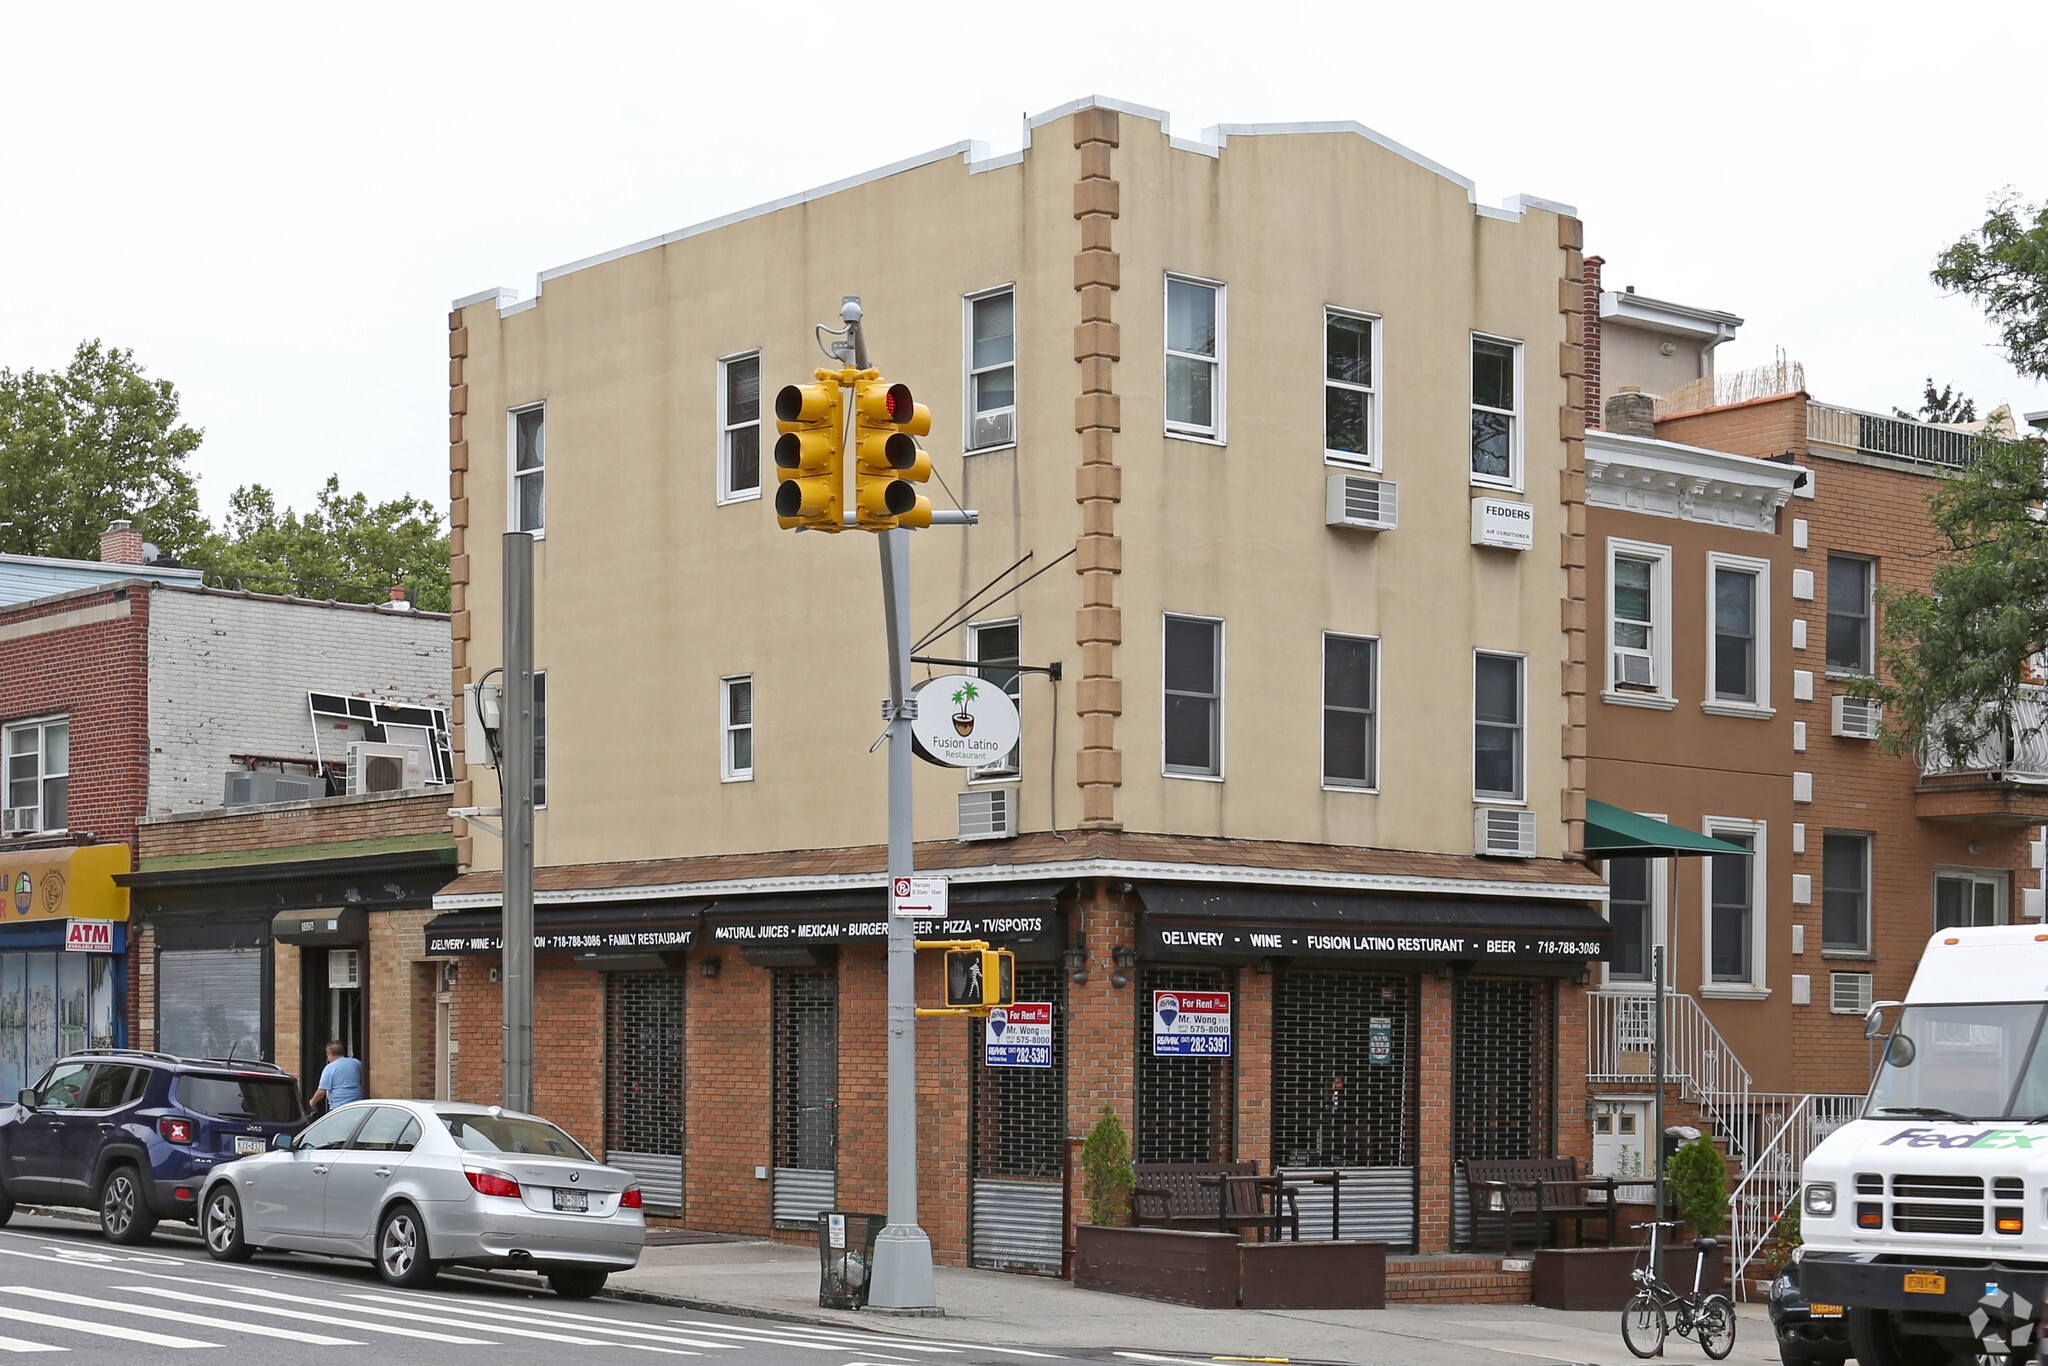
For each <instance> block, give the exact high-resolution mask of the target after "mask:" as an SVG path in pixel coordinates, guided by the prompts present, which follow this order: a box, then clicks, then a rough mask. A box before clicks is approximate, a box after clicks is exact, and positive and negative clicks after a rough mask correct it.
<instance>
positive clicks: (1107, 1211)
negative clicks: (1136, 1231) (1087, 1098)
mask: <svg viewBox="0 0 2048 1366" xmlns="http://www.w3.org/2000/svg"><path fill="white" fill-rule="evenodd" d="M1135 1181H1136V1176H1135V1174H1134V1173H1133V1172H1132V1171H1131V1144H1130V1140H1129V1138H1127V1137H1126V1136H1125V1134H1124V1126H1123V1121H1121V1120H1119V1119H1118V1118H1117V1117H1116V1111H1114V1110H1112V1109H1110V1108H1109V1107H1108V1106H1107V1105H1105V1106H1103V1107H1102V1118H1101V1119H1098V1120H1096V1121H1095V1127H1094V1128H1093V1129H1090V1130H1089V1131H1088V1138H1087V1141H1086V1142H1084V1143H1082V1144H1081V1182H1082V1190H1083V1193H1084V1194H1085V1195H1086V1196H1087V1197H1088V1222H1089V1223H1091V1224H1108V1225H1112V1226H1114V1225H1117V1224H1121V1223H1123V1222H1124V1220H1125V1219H1127V1218H1128V1217H1129V1216H1130V1212H1131V1187H1132V1185H1133V1184H1134V1183H1135Z"/></svg>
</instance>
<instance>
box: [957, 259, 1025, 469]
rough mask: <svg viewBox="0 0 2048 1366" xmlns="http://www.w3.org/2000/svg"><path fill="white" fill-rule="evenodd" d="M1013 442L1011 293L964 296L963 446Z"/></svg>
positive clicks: (1014, 400)
mask: <svg viewBox="0 0 2048 1366" xmlns="http://www.w3.org/2000/svg"><path fill="white" fill-rule="evenodd" d="M1016 444H1017V294H1016V291H1015V290H1013V289H1010V288H1008V287H1007V286H1006V287H1004V288H1002V289H995V290H990V291H989V292H988V293H986V294H979V295H976V296H974V297H973V298H970V299H969V300H968V301H967V449H968V450H970V451H990V450H995V449H997V448H999V447H1002V446H1014V445H1016Z"/></svg>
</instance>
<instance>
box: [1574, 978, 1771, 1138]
mask: <svg viewBox="0 0 2048 1366" xmlns="http://www.w3.org/2000/svg"><path fill="white" fill-rule="evenodd" d="M1586 1000H1587V1004H1588V1009H1589V1010H1590V1011H1591V1015H1592V1018H1591V1019H1590V1020H1589V1021H1588V1024H1589V1025H1590V1028H1589V1029H1588V1031H1587V1040H1588V1047H1589V1049H1590V1051H1591V1053H1592V1056H1591V1057H1590V1058H1589V1059H1588V1060H1587V1067H1586V1079H1587V1080H1588V1081H1592V1082H1607V1083H1613V1082H1638V1083H1642V1084H1644V1085H1648V1084H1649V1083H1650V1078H1651V1075H1652V1072H1653V1068H1654V1064H1655V1062H1656V1059H1655V1058H1654V1057H1653V1056H1652V1055H1651V1047H1652V1044H1653V1041H1654V1039H1655V1037H1656V1029H1655V1026H1656V1009H1657V1004H1656V998H1655V997H1654V996H1651V995H1649V994H1647V993H1644V992H1634V991H1627V992H1624V991H1595V992H1591V993H1588V995H1587V997H1586ZM1664 1080H1665V1084H1666V1085H1671V1086H1676V1087H1678V1088H1679V1094H1680V1095H1681V1096H1682V1097H1683V1098H1684V1099H1685V1100H1687V1101H1688V1102H1690V1103H1691V1104H1693V1105H1694V1106H1696V1107H1698V1108H1699V1109H1700V1111H1701V1112H1702V1113H1704V1114H1705V1115H1706V1117H1707V1118H1708V1119H1710V1120H1712V1121H1713V1122H1714V1127H1715V1130H1716V1132H1717V1133H1719V1134H1720V1135H1721V1136H1723V1137H1726V1138H1727V1139H1728V1140H1729V1142H1730V1143H1731V1144H1737V1145H1742V1146H1743V1151H1740V1152H1736V1153H1734V1154H1732V1155H1733V1156H1735V1157H1736V1158H1737V1160H1738V1161H1742V1160H1744V1158H1745V1155H1746V1152H1747V1151H1748V1146H1747V1145H1749V1144H1751V1143H1753V1141H1754V1138H1753V1135H1752V1133H1751V1132H1750V1128H1749V1126H1748V1125H1747V1124H1746V1123H1745V1122H1744V1121H1745V1120H1746V1118H1747V1116H1748V1114H1749V1110H1750V1106H1749V1096H1750V1094H1751V1081H1750V1075H1749V1069H1748V1068H1746V1067H1744V1066H1743V1065H1742V1062H1741V1060H1740V1059H1738V1058H1737V1057H1736V1056H1735V1050H1734V1049H1732V1048H1730V1047H1729V1046H1728V1041H1727V1040H1726V1039H1724V1038H1722V1037H1721V1031H1720V1030H1718V1029H1716V1028H1714V1022H1713V1021H1712V1020H1710V1019H1708V1018H1707V1012H1706V1011H1704V1010H1702V1009H1700V1003H1699V1002H1698V1001H1697V1000H1695V999H1693V998H1692V997H1690V996H1688V995H1686V994H1685V993H1683V992H1677V991H1669V992H1666V993H1665V994H1664Z"/></svg>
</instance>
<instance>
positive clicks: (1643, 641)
mask: <svg viewBox="0 0 2048 1366" xmlns="http://www.w3.org/2000/svg"><path fill="white" fill-rule="evenodd" d="M1670 625H1671V547H1669V546H1663V545H1651V544H1649V543H1647V542H1643V541H1626V540H1622V539H1620V538H1618V537H1610V538H1609V539H1608V542H1607V641H1608V650H1607V691H1608V693H1609V694H1610V697H1611V699H1612V700H1617V701H1628V700H1631V699H1643V698H1648V699H1658V698H1668V697H1670V696H1671V639H1670Z"/></svg>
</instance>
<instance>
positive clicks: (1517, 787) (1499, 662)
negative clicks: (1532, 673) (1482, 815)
mask: <svg viewBox="0 0 2048 1366" xmlns="http://www.w3.org/2000/svg"><path fill="white" fill-rule="evenodd" d="M1522 664H1523V660H1522V656H1520V655H1497V654H1488V653H1486V652H1484V651H1480V652H1478V653H1475V654H1474V655H1473V656H1472V795H1473V796H1474V797H1475V798H1477V799H1478V800H1480V801H1482V802H1519V801H1521V800H1523V796H1524V792H1523V788H1524V784H1523V765H1524V758H1523V744H1522V740H1523V735H1524V732H1525V731H1526V730H1527V726H1528V721H1527V716H1526V714H1525V710H1524V701H1523V688H1522Z"/></svg>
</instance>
